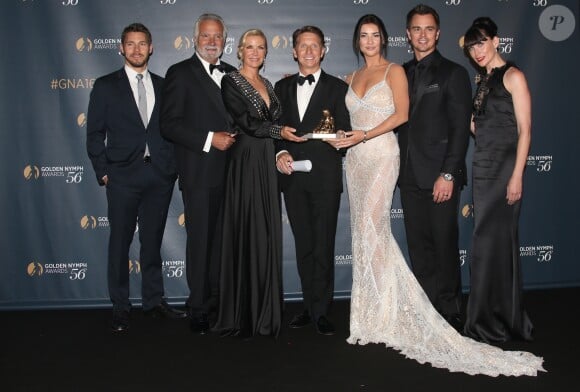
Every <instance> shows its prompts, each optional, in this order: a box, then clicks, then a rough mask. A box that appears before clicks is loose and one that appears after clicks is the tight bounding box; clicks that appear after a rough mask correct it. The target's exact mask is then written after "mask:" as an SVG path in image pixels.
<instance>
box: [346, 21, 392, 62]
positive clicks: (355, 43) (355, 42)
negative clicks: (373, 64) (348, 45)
mask: <svg viewBox="0 0 580 392" xmlns="http://www.w3.org/2000/svg"><path fill="white" fill-rule="evenodd" d="M365 24H374V25H375V26H377V27H378V28H379V33H380V34H381V54H382V55H383V57H387V45H388V43H389V35H388V34H387V29H386V28H385V24H384V23H383V21H382V20H381V18H379V17H378V16H376V15H375V14H366V15H363V16H361V17H360V19H359V20H358V22H356V26H355V27H354V33H353V35H352V50H353V52H354V55H355V56H356V59H357V61H358V60H359V56H360V53H361V52H360V43H359V41H360V30H361V28H362V25H365Z"/></svg>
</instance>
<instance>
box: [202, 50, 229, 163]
mask: <svg viewBox="0 0 580 392" xmlns="http://www.w3.org/2000/svg"><path fill="white" fill-rule="evenodd" d="M195 55H196V56H197V58H198V59H199V61H201V64H202V65H203V68H204V69H205V72H207V74H208V75H209V77H210V78H211V79H212V80H213V81H214V82H215V84H217V85H218V87H219V88H221V87H222V78H223V77H224V73H223V72H222V71H220V70H218V69H214V70H213V73H211V72H209V63H208V62H207V61H205V60H204V59H202V58H201V56H200V55H199V53H197V52H195ZM218 64H220V60H219V59H218V61H217V63H216V65H218ZM212 139H213V132H211V131H210V132H208V133H207V138H206V139H205V144H204V145H203V151H204V152H209V150H210V148H211V140H212Z"/></svg>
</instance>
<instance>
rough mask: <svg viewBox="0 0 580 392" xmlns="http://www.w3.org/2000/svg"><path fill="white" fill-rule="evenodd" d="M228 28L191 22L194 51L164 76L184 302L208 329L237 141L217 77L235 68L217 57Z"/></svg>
mask: <svg viewBox="0 0 580 392" xmlns="http://www.w3.org/2000/svg"><path fill="white" fill-rule="evenodd" d="M226 36H227V29H226V26H225V24H224V21H223V20H222V18H221V17H220V16H218V15H215V14H203V15H201V16H200V17H199V18H198V20H197V21H196V22H195V28H194V41H195V50H196V52H195V54H194V55H193V56H192V57H191V58H189V59H187V60H184V61H182V62H180V63H177V64H174V65H172V66H171V67H170V68H169V70H168V71H167V75H166V77H165V88H164V90H163V99H162V106H161V133H162V135H163V136H165V137H166V138H167V139H169V140H170V141H172V142H173V143H174V145H175V154H176V160H177V172H178V174H179V187H180V189H181V195H182V198H183V204H184V207H185V228H186V231H187V244H186V269H187V284H188V286H189V291H190V294H189V298H188V299H187V303H186V305H187V307H188V311H189V314H190V317H191V320H190V327H191V329H192V331H193V332H196V333H201V334H204V333H206V332H207V331H208V330H209V327H210V325H209V317H210V316H211V315H213V314H215V310H216V309H215V308H216V306H217V295H218V279H219V262H220V261H219V256H220V241H219V239H220V235H221V231H222V229H221V227H222V226H221V220H222V219H221V207H222V200H223V191H224V181H225V170H226V161H227V150H228V149H229V148H230V147H231V145H232V144H233V143H234V142H235V138H234V136H233V135H232V134H230V133H229V132H228V131H227V129H228V121H227V120H228V115H227V112H226V109H225V107H224V104H223V102H222V96H221V90H220V85H221V79H222V77H223V75H224V74H225V73H226V72H230V71H233V70H234V68H233V67H232V66H231V65H229V64H226V63H224V62H221V61H220V56H221V55H222V52H223V49H224V45H225V41H226Z"/></svg>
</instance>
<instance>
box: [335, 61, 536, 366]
mask: <svg viewBox="0 0 580 392" xmlns="http://www.w3.org/2000/svg"><path fill="white" fill-rule="evenodd" d="M389 68H390V66H389ZM387 72H388V68H387V71H386V73H387ZM386 73H385V76H386ZM346 104H347V107H348V109H349V112H350V116H351V122H352V129H355V130H369V129H372V128H373V127H374V126H375V125H377V124H379V123H380V122H382V121H384V120H385V119H386V118H387V117H388V116H390V115H391V114H392V113H393V112H394V104H393V96H392V91H391V89H390V87H389V85H388V84H387V83H386V81H385V80H384V79H383V81H381V82H379V83H378V84H376V85H375V86H373V87H372V88H371V89H370V90H369V91H368V92H367V93H366V95H365V96H364V97H362V98H360V97H358V96H357V95H356V94H355V93H354V91H353V90H352V88H349V90H348V93H347V96H346ZM398 174H399V147H398V143H397V140H396V137H395V135H394V134H393V133H392V132H389V133H386V134H383V135H381V136H379V137H376V138H373V139H371V140H369V141H368V142H367V143H360V144H358V145H356V146H354V147H352V148H350V149H349V150H348V152H347V155H346V177H347V187H348V195H349V202H350V211H351V230H352V251H353V272H352V273H353V284H352V294H351V311H350V312H351V313H350V337H349V338H348V340H347V341H348V343H350V344H357V343H358V344H362V345H364V344H367V343H384V344H385V345H386V346H387V347H390V348H393V349H395V350H398V351H400V352H401V353H402V354H403V355H405V356H406V357H407V358H411V359H414V360H416V361H418V362H420V363H426V362H428V363H430V364H431V365H432V366H434V367H438V368H445V369H449V370H450V371H452V372H463V373H467V374H485V375H488V376H498V375H513V376H520V375H529V376H535V375H537V372H538V371H543V370H544V369H543V367H542V362H543V360H542V358H540V357H537V356H535V355H533V354H531V353H528V352H523V351H503V350H501V349H500V348H497V347H494V346H490V345H487V344H484V343H479V342H477V341H474V340H472V339H469V338H466V337H464V336H462V335H460V334H459V333H458V332H457V331H456V330H455V329H454V328H453V327H451V326H450V325H449V324H448V323H447V322H446V321H445V319H443V317H441V316H440V315H439V313H438V312H437V311H436V310H435V308H434V307H433V306H432V305H431V303H430V301H429V299H428V298H427V296H426V294H425V293H424V292H423V290H422V288H421V286H420V285H419V283H418V282H417V280H416V279H415V276H414V275H413V273H412V271H411V270H410V269H409V267H408V265H407V263H406V261H405V259H404V257H403V255H402V253H401V251H400V248H399V246H398V244H397V242H396V240H395V238H394V237H393V235H392V232H391V222H390V212H391V203H392V197H393V192H394V189H395V186H396V182H397V177H398Z"/></svg>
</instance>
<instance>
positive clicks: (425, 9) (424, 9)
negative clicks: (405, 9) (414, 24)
mask: <svg viewBox="0 0 580 392" xmlns="http://www.w3.org/2000/svg"><path fill="white" fill-rule="evenodd" d="M415 15H432V16H433V18H435V24H436V25H437V29H439V14H438V13H437V11H435V9H434V8H432V7H429V6H428V5H425V4H419V5H416V6H415V7H413V8H412V9H411V11H409V13H408V14H407V29H409V28H410V27H411V19H413V16H415Z"/></svg>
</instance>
